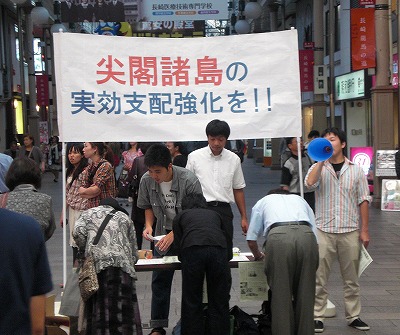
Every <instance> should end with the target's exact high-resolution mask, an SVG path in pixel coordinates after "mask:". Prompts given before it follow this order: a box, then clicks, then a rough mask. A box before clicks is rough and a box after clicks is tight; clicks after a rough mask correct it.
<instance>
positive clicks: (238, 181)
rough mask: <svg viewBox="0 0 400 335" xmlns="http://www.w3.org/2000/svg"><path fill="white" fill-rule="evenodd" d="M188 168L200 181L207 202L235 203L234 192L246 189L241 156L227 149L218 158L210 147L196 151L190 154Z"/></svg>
mask: <svg viewBox="0 0 400 335" xmlns="http://www.w3.org/2000/svg"><path fill="white" fill-rule="evenodd" d="M186 168H187V169H188V170H190V171H192V172H193V173H194V174H195V175H196V177H197V178H198V179H199V181H200V184H201V188H202V190H203V194H204V197H205V198H206V200H207V201H221V202H227V203H234V202H235V197H234V195H233V190H234V189H235V190H237V189H243V188H245V187H246V183H245V181H244V177H243V171H242V166H241V164H240V158H239V156H238V155H236V154H235V153H233V152H231V151H229V150H226V149H223V150H222V152H221V154H220V155H218V156H214V155H213V153H212V151H211V149H210V147H209V146H208V145H207V146H206V147H204V148H201V149H198V150H195V151H193V152H192V153H190V154H189V156H188V161H187V164H186Z"/></svg>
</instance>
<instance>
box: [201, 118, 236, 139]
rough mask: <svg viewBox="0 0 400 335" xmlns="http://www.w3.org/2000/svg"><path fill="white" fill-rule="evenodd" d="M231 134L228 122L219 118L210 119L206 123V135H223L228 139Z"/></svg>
mask: <svg viewBox="0 0 400 335" xmlns="http://www.w3.org/2000/svg"><path fill="white" fill-rule="evenodd" d="M230 134H231V128H229V125H228V123H226V122H225V121H221V120H217V119H216V120H212V121H210V122H209V123H208V125H207V127H206V135H207V137H208V136H224V137H225V138H226V139H228V137H229V135H230Z"/></svg>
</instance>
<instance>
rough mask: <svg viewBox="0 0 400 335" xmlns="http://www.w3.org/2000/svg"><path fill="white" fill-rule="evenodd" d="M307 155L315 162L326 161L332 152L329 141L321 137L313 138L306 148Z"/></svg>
mask: <svg viewBox="0 0 400 335" xmlns="http://www.w3.org/2000/svg"><path fill="white" fill-rule="evenodd" d="M307 152H308V155H309V156H310V157H311V158H312V159H313V160H315V161H316V162H321V161H326V160H327V159H329V158H330V157H331V156H332V154H333V147H332V144H331V142H329V141H328V140H327V139H325V138H323V137H318V138H315V139H313V140H312V141H311V142H310V144H309V145H308V148H307Z"/></svg>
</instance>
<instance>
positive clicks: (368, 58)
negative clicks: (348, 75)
mask: <svg viewBox="0 0 400 335" xmlns="http://www.w3.org/2000/svg"><path fill="white" fill-rule="evenodd" d="M375 51H376V47H375V9H374V8H354V9H351V64H352V69H353V71H356V70H361V69H367V68H372V67H375V66H376V57H375V54H376V52H375Z"/></svg>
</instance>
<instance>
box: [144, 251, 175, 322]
mask: <svg viewBox="0 0 400 335" xmlns="http://www.w3.org/2000/svg"><path fill="white" fill-rule="evenodd" d="M153 253H154V256H156V257H160V256H161V255H160V254H159V253H158V252H157V250H156V248H154V251H153ZM166 255H167V256H169V255H174V252H173V251H172V250H168V252H167V253H166ZM174 273H175V270H162V271H153V276H152V282H151V291H152V296H151V323H150V326H151V327H153V328H164V327H168V316H169V305H170V298H171V286H172V279H173V278H174Z"/></svg>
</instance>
